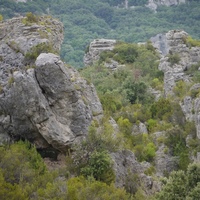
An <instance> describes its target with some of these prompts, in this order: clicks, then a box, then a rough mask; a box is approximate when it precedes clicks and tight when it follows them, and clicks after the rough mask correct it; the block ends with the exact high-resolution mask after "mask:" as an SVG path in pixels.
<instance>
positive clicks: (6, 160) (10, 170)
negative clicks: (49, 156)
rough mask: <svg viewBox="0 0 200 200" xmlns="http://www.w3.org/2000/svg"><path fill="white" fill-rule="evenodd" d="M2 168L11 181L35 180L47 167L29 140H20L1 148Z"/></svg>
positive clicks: (7, 178) (0, 161)
mask: <svg viewBox="0 0 200 200" xmlns="http://www.w3.org/2000/svg"><path fill="white" fill-rule="evenodd" d="M0 151H1V155H2V156H1V157H0V168H1V169H2V173H3V175H4V178H5V180H6V181H7V182H9V183H12V184H13V183H20V182H24V181H25V182H26V181H29V180H33V179H34V178H35V176H39V175H42V174H44V173H45V170H46V167H45V165H44V163H43V161H42V159H41V157H40V156H39V155H38V153H37V151H36V149H35V148H34V147H31V144H30V143H28V142H25V143H24V142H18V143H16V144H13V145H11V146H10V147H8V148H3V147H2V148H1V149H0Z"/></svg>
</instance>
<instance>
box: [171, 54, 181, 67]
mask: <svg viewBox="0 0 200 200" xmlns="http://www.w3.org/2000/svg"><path fill="white" fill-rule="evenodd" d="M180 60H181V58H180V56H179V54H178V53H175V54H169V55H168V62H170V64H171V66H172V65H175V64H178V63H179V62H180Z"/></svg>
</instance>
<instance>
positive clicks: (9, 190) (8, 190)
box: [0, 169, 28, 200]
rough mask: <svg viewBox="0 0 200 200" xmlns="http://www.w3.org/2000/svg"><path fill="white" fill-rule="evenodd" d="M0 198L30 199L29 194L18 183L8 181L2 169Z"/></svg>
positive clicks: (8, 199) (7, 199) (5, 199)
mask: <svg viewBox="0 0 200 200" xmlns="http://www.w3.org/2000/svg"><path fill="white" fill-rule="evenodd" d="M0 188H1V189H0V199H4V200H10V199H12V200H19V199H20V200H28V197H27V194H26V193H25V192H24V191H23V189H22V188H21V187H20V186H19V185H17V184H14V185H12V184H10V183H7V182H6V181H5V179H4V176H3V173H2V171H1V169H0Z"/></svg>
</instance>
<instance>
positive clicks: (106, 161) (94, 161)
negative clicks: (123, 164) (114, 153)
mask: <svg viewBox="0 0 200 200" xmlns="http://www.w3.org/2000/svg"><path fill="white" fill-rule="evenodd" d="M81 174H82V175H84V176H86V177H88V176H93V177H94V178H95V179H96V180H98V181H102V182H105V183H107V184H110V183H112V182H114V180H115V175H114V172H113V169H112V162H111V158H110V156H109V155H108V153H107V152H105V151H102V152H97V151H95V152H93V153H92V154H91V156H90V158H89V162H88V165H87V166H86V167H83V168H81Z"/></svg>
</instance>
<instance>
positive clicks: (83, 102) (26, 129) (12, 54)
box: [0, 18, 102, 151]
mask: <svg viewBox="0 0 200 200" xmlns="http://www.w3.org/2000/svg"><path fill="white" fill-rule="evenodd" d="M15 22H16V23H17V25H16V24H15ZM50 22H51V23H52V26H51V24H50ZM48 25H49V26H48V27H52V29H50V30H51V31H50V33H51V34H50V35H49V37H47V38H40V37H39V34H38V30H43V29H44V30H45V27H43V26H41V27H40V25H34V24H32V25H31V26H25V25H23V23H21V18H19V19H14V20H10V21H8V22H5V24H1V33H2V32H4V33H5V34H4V37H1V41H0V56H1V58H2V61H1V62H0V68H1V74H0V76H1V94H0V130H1V132H0V140H1V139H2V140H1V141H0V143H2V142H4V141H8V140H9V138H10V139H19V138H22V139H28V140H29V141H31V142H32V143H34V144H35V145H36V147H37V148H48V147H53V148H54V149H57V150H59V151H66V150H67V148H68V147H69V146H70V145H71V144H72V143H74V142H78V141H79V140H80V139H81V138H83V137H85V136H86V135H87V131H88V126H89V125H90V123H91V121H92V119H93V117H94V115H95V116H96V118H98V116H99V115H101V114H102V107H101V103H100V102H99V99H98V97H97V95H96V91H95V89H94V87H93V86H92V85H89V84H88V83H87V82H86V81H85V80H84V79H82V78H81V77H80V76H79V74H78V72H76V70H74V69H71V68H67V67H66V65H65V64H64V63H63V62H62V61H61V60H60V58H59V56H57V55H55V54H52V53H41V54H40V55H39V56H38V57H37V59H36V62H35V65H34V68H30V69H27V68H28V67H25V66H24V65H23V61H24V59H25V55H24V54H25V53H26V52H29V50H30V49H31V47H33V46H36V45H38V44H40V43H43V42H44V41H45V42H51V44H52V46H53V48H54V49H55V50H59V49H60V45H61V41H62V38H63V35H61V30H62V25H61V23H60V22H58V21H55V20H52V21H49V23H48ZM10 26H11V27H13V30H15V31H17V32H18V33H19V35H17V33H15V34H14V36H13V37H12V41H14V42H15V43H16V44H17V46H18V49H17V51H16V49H13V48H12V47H10V46H9V45H8V43H9V42H10V40H11V35H9V32H7V31H11V30H12V29H11V27H10ZM4 27H6V29H4ZM20 28H21V33H20ZM54 31H55V32H54ZM54 36H55V38H54ZM59 36H60V37H59ZM20 41H22V42H21V43H20ZM25 41H26V42H27V46H26V45H25V44H26V42H25Z"/></svg>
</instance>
